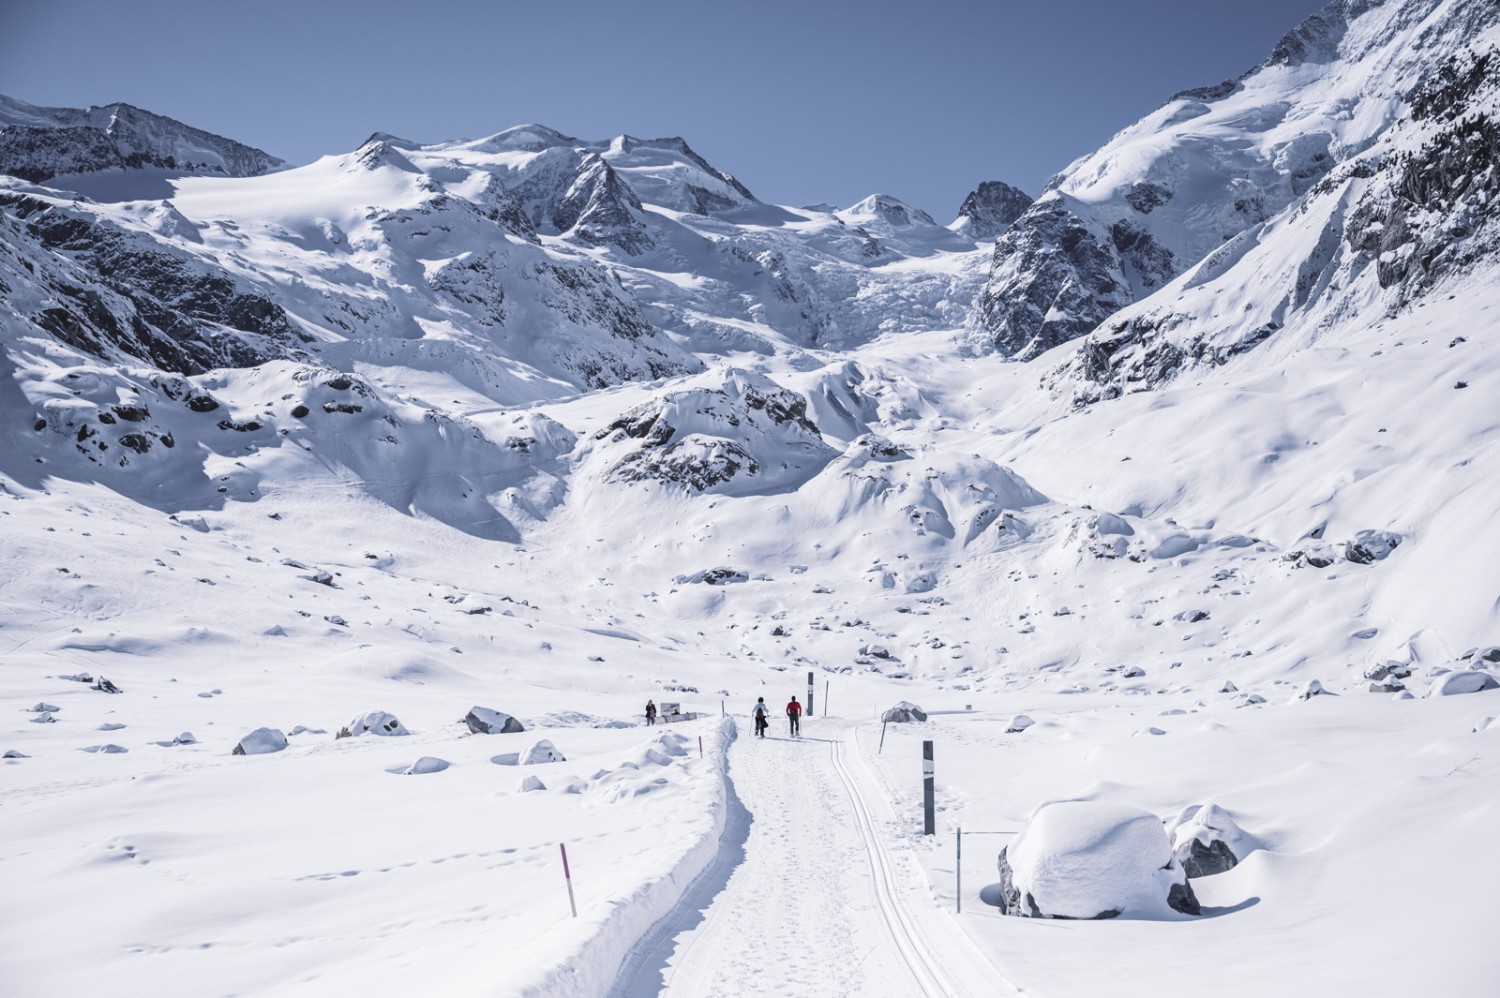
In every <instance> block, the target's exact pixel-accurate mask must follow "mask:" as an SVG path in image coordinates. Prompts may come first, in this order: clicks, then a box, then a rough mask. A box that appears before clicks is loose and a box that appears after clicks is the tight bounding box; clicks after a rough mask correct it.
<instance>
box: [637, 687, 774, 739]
mask: <svg viewBox="0 0 1500 998" xmlns="http://www.w3.org/2000/svg"><path fill="white" fill-rule="evenodd" d="M750 716H751V717H753V718H754V719H755V734H756V737H758V738H764V737H766V729H767V728H769V727H770V726H771V709H770V708H769V707H767V706H766V698H765V697H756V699H755V707H754V708H753V709H752V710H751V711H750ZM786 719H787V723H788V725H789V727H790V732H789V733H790V735H791V737H793V738H801V737H802V705H801V704H800V703H798V702H797V697H796V696H795V695H793V696H792V699H791V702H790V703H788V704H787V705H786ZM646 723H647V724H655V723H656V704H655V703H654V702H653V701H651V700H647V701H646Z"/></svg>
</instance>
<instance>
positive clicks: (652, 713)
mask: <svg viewBox="0 0 1500 998" xmlns="http://www.w3.org/2000/svg"><path fill="white" fill-rule="evenodd" d="M655 723H656V704H654V703H652V702H651V701H650V700H647V701H646V724H647V725H648V726H649V725H652V724H655Z"/></svg>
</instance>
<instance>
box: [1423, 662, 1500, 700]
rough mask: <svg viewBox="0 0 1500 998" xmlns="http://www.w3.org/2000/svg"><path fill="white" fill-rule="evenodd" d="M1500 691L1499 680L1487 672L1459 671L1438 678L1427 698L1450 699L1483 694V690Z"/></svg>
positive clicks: (1475, 670) (1474, 670)
mask: <svg viewBox="0 0 1500 998" xmlns="http://www.w3.org/2000/svg"><path fill="white" fill-rule="evenodd" d="M1493 689H1500V680H1497V679H1496V678H1495V677H1494V676H1492V675H1491V674H1490V673H1488V672H1480V671H1478V670H1477V669H1459V670H1458V671H1456V672H1449V673H1447V674H1445V675H1443V676H1439V677H1438V681H1437V682H1435V683H1433V684H1432V691H1431V692H1430V693H1429V694H1428V696H1434V697H1450V696H1456V695H1459V694H1462V693H1483V692H1484V691H1485V690H1493Z"/></svg>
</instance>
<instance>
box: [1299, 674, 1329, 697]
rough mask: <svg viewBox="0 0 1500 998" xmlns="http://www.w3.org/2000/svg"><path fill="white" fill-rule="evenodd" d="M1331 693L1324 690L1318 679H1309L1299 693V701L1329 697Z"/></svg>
mask: <svg viewBox="0 0 1500 998" xmlns="http://www.w3.org/2000/svg"><path fill="white" fill-rule="evenodd" d="M1329 695H1330V694H1329V692H1328V691H1327V690H1325V689H1324V688H1323V684H1322V683H1320V682H1319V681H1318V680H1316V679H1309V680H1308V681H1307V682H1305V683H1303V684H1302V687H1301V689H1299V690H1298V691H1297V696H1296V699H1297V700H1311V699H1312V698H1313V697H1321V696H1329Z"/></svg>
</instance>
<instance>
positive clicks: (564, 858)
mask: <svg viewBox="0 0 1500 998" xmlns="http://www.w3.org/2000/svg"><path fill="white" fill-rule="evenodd" d="M557 848H559V849H561V850H562V861H563V879H564V880H566V881H567V882H568V907H570V908H572V909H573V917H574V918H577V917H578V903H577V902H576V901H574V900H573V874H572V872H571V871H570V870H569V869H568V847H567V846H565V845H563V844H562V843H561V842H559V843H558V844H557Z"/></svg>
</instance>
